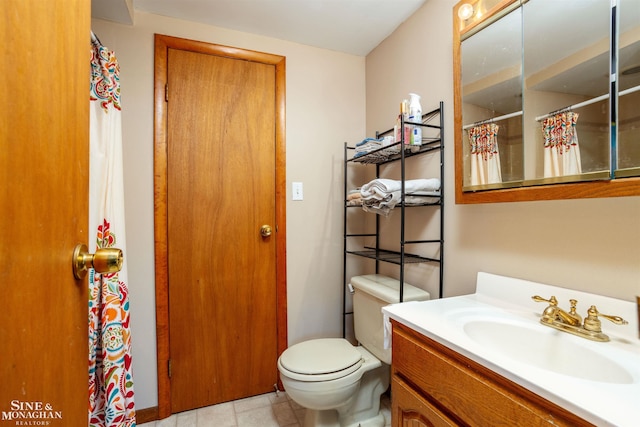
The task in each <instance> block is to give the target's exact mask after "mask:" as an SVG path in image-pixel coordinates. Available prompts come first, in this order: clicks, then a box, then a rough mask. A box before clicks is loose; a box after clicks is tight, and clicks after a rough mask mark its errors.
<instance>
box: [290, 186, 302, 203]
mask: <svg viewBox="0 0 640 427" xmlns="http://www.w3.org/2000/svg"><path fill="white" fill-rule="evenodd" d="M291 190H292V193H293V196H292V197H291V199H292V200H302V199H303V197H302V183H301V182H293V183H291Z"/></svg>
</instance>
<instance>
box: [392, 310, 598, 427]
mask: <svg viewBox="0 0 640 427" xmlns="http://www.w3.org/2000/svg"><path fill="white" fill-rule="evenodd" d="M391 322H392V324H393V353H392V355H393V356H392V357H393V360H392V365H391V372H392V380H391V406H392V426H394V427H420V426H436V427H440V426H480V427H486V426H550V425H552V426H572V427H577V426H593V424H590V423H589V422H587V421H585V420H584V419H582V418H580V417H578V416H576V415H575V414H573V413H571V412H569V411H567V410H566V409H563V408H561V407H559V406H557V405H555V404H554V403H551V402H549V401H548V400H546V399H544V398H542V397H540V396H538V395H537V394H535V393H533V392H531V391H529V390H527V389H526V388H524V387H522V386H520V385H518V384H516V383H514V382H512V381H510V380H508V379H506V378H504V377H503V376H501V375H498V374H497V373H495V372H493V371H492V370H490V369H488V368H486V367H484V366H482V365H480V364H478V363H476V362H474V361H472V360H470V359H468V358H467V357H465V356H463V355H461V354H459V353H457V352H455V351H453V350H451V349H449V348H448V347H445V346H443V345H442V344H439V343H437V342H435V341H433V340H431V339H429V338H427V337H425V336H424V335H422V334H420V333H418V332H416V331H414V330H412V329H410V328H408V327H406V326H404V325H402V324H400V323H398V322H396V321H395V320H392V321H391Z"/></svg>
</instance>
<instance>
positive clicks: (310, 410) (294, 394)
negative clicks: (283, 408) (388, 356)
mask: <svg viewBox="0 0 640 427" xmlns="http://www.w3.org/2000/svg"><path fill="white" fill-rule="evenodd" d="M278 370H279V371H280V379H281V380H282V384H283V386H284V389H285V390H286V391H287V393H288V394H289V396H290V397H291V399H292V400H293V401H295V402H296V403H298V404H299V405H301V406H304V407H305V408H307V413H306V415H305V422H304V426H305V427H318V426H322V427H334V426H335V427H338V426H342V427H347V426H348V427H351V426H353V427H356V426H361V427H384V425H385V419H384V416H383V415H382V414H381V413H380V396H381V395H382V393H384V392H385V390H386V389H387V388H388V387H389V365H387V364H384V363H382V362H381V361H380V360H378V359H377V358H376V357H375V356H374V355H373V354H371V353H370V352H369V351H367V350H366V349H365V348H364V347H362V346H357V347H356V346H353V345H351V343H349V341H347V340H345V339H342V338H324V339H316V340H311V341H305V342H302V343H300V344H296V345H294V346H292V347H290V348H289V349H287V351H286V352H285V353H283V354H282V356H281V357H280V358H279V359H278Z"/></svg>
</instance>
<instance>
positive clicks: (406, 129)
mask: <svg viewBox="0 0 640 427" xmlns="http://www.w3.org/2000/svg"><path fill="white" fill-rule="evenodd" d="M408 104H409V103H408V101H407V100H406V99H404V100H403V101H402V102H401V103H400V115H399V116H398V120H397V122H396V125H395V126H394V131H395V132H394V134H395V138H396V142H400V141H402V135H403V133H404V145H405V148H407V149H408V148H409V144H410V143H411V128H410V126H409V125H407V121H408V120H409V112H408V110H409V106H408Z"/></svg>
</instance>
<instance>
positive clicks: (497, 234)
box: [366, 0, 640, 308]
mask: <svg viewBox="0 0 640 427" xmlns="http://www.w3.org/2000/svg"><path fill="white" fill-rule="evenodd" d="M456 3H457V0H429V1H427V3H426V4H425V5H424V6H423V7H422V8H421V9H420V10H419V11H417V12H416V13H415V14H414V15H413V16H412V17H411V18H410V19H409V20H407V22H405V23H404V25H403V26H402V27H401V28H400V29H398V30H397V31H396V32H395V33H394V34H392V35H391V36H390V37H388V38H387V39H386V40H385V41H384V42H383V43H381V44H380V45H379V46H378V47H377V48H376V49H375V50H374V51H373V52H371V53H370V54H369V55H368V56H367V65H366V68H367V132H368V133H372V132H373V131H374V130H375V129H376V128H378V127H380V126H381V125H380V123H383V125H382V126H386V125H388V124H389V123H392V121H393V117H394V116H395V115H396V114H397V113H398V104H399V102H400V100H402V99H403V98H406V97H407V96H408V95H407V94H408V93H409V92H413V91H415V92H417V93H419V94H421V95H422V96H423V102H422V107H423V110H426V109H427V108H429V107H431V106H435V105H437V103H438V101H440V100H443V101H444V102H445V114H446V126H445V127H446V129H445V132H446V136H445V139H446V143H447V144H448V145H447V147H446V166H445V167H446V174H445V180H446V183H445V195H446V199H447V200H446V205H445V212H446V221H445V223H446V226H445V240H446V243H445V245H446V246H445V248H446V249H445V295H447V296H452V295H459V294H465V293H470V292H473V290H474V283H475V276H476V273H477V272H478V271H487V272H490V273H496V274H502V275H506V276H513V277H518V278H523V279H528V280H533V281H538V282H542V283H547V284H551V285H557V286H563V287H567V288H571V289H579V290H582V291H586V292H593V293H599V294H603V295H608V296H612V297H617V298H621V299H625V300H632V298H633V296H634V295H637V294H640V247H639V242H640V197H628V198H603V199H592V200H566V201H562V200H561V201H540V202H526V203H501V204H481V205H468V206H467V205H456V204H455V195H454V185H453V179H454V176H453V160H454V158H453V116H452V115H453V80H452V67H453V65H452V28H453V15H452V8H453V6H454V5H455V4H456ZM427 286H428V285H427ZM586 304H588V301H584V302H582V304H579V306H582V307H583V308H584V306H585V305H586Z"/></svg>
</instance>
